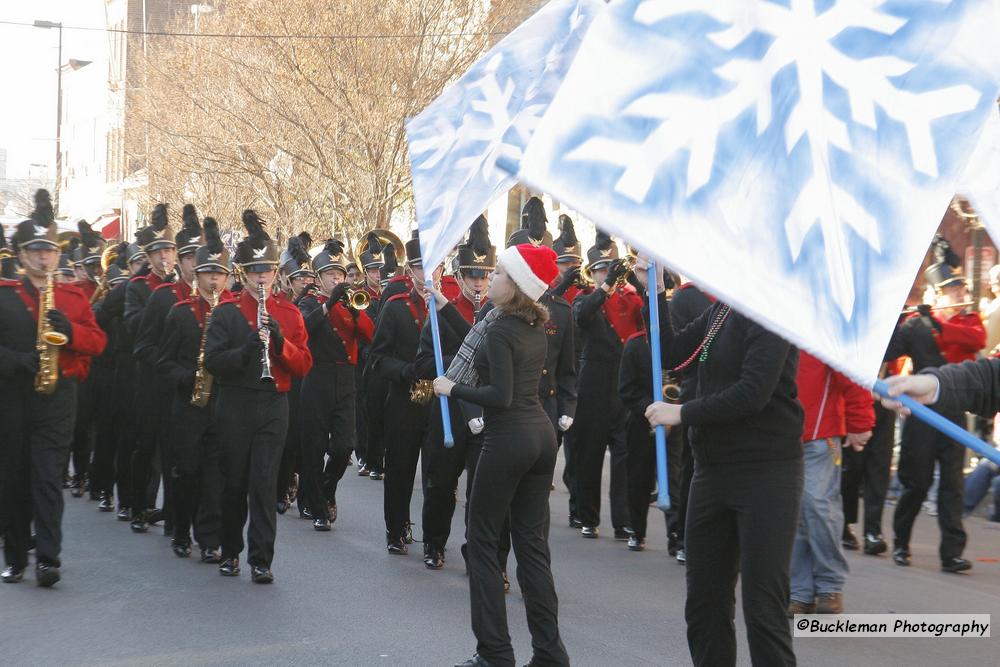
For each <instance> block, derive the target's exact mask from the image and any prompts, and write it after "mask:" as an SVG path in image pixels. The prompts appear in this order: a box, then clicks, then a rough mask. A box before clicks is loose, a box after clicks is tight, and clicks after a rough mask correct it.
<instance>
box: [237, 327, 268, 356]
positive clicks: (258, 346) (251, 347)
mask: <svg viewBox="0 0 1000 667" xmlns="http://www.w3.org/2000/svg"><path fill="white" fill-rule="evenodd" d="M263 351H264V341H262V340H261V339H260V334H259V333H258V332H257V330H256V329H253V330H252V331H250V333H249V334H248V335H247V339H246V341H245V342H244V343H243V348H242V350H241V352H242V354H243V363H244V364H246V363H249V361H250V360H251V359H255V358H256V359H260V355H261V352H263Z"/></svg>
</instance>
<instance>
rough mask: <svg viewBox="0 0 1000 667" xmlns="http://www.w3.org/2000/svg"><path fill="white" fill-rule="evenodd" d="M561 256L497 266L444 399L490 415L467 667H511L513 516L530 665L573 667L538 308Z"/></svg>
mask: <svg viewBox="0 0 1000 667" xmlns="http://www.w3.org/2000/svg"><path fill="white" fill-rule="evenodd" d="M555 260H556V255H555V253H554V252H552V250H551V249H549V248H546V247H544V246H541V247H535V246H532V245H528V244H525V245H518V246H513V247H510V248H507V249H506V250H505V251H504V252H503V253H502V254H501V255H500V256H499V257H498V258H497V267H496V271H495V272H494V273H493V275H492V278H491V281H490V288H489V299H490V301H492V302H493V304H494V306H495V307H494V309H493V310H491V311H490V312H489V313H488V314H487V315H486V317H484V318H483V320H482V321H480V322H479V323H477V324H476V325H475V326H474V327H473V328H472V330H471V331H470V332H469V334H468V336H466V338H465V341H464V342H463V343H462V348H461V349H460V350H459V353H458V355H457V356H456V358H455V361H454V362H453V363H452V364H451V366H450V367H449V368H448V372H447V373H446V374H445V375H444V376H442V377H439V378H437V379H436V380H434V390H435V392H436V393H437V394H438V395H444V396H452V397H454V398H457V399H460V400H463V401H468V402H470V403H475V404H477V405H481V406H483V407H484V408H485V413H484V419H485V422H486V428H485V431H484V435H485V441H484V443H483V449H482V453H481V454H480V458H479V467H478V469H477V472H476V479H475V481H474V482H473V487H472V496H471V498H470V500H469V528H468V531H469V534H468V552H469V589H470V594H471V602H472V630H473V632H474V633H475V635H476V641H477V645H476V655H474V656H473V657H472V658H470V659H469V660H467V661H466V662H464V663H461V664H460V665H461V667H477V666H480V667H485V666H489V665H504V666H507V665H513V664H514V649H513V647H512V646H511V643H510V634H509V632H508V630H507V607H506V601H505V599H504V585H503V576H502V574H501V569H500V563H499V561H498V558H497V543H498V541H499V539H500V532H501V530H502V529H503V526H504V520H505V519H506V517H507V515H508V514H509V515H510V528H511V538H512V543H513V547H514V554H515V556H516V557H517V578H518V583H519V584H520V586H521V593H522V595H523V596H524V605H525V611H526V613H527V617H528V629H529V630H530V631H531V645H532V647H533V648H534V652H535V654H534V656H533V657H532V660H531V664H547V665H569V656H568V655H567V654H566V648H565V647H564V646H563V643H562V640H561V639H560V637H559V622H558V613H557V608H558V600H557V599H556V590H555V584H554V582H553V580H552V570H551V566H550V565H551V556H550V554H549V544H548V538H549V491H550V490H551V488H552V471H553V469H554V468H555V463H556V434H555V431H554V429H553V428H552V422H551V421H550V420H549V418H548V415H547V414H546V413H545V410H544V409H543V408H542V404H541V402H540V401H539V398H538V381H539V379H540V378H541V374H542V368H543V366H544V364H545V354H546V350H547V343H546V337H545V322H546V320H547V319H548V316H549V315H548V311H546V309H545V308H544V307H543V306H541V305H539V304H538V303H537V302H538V299H539V298H540V297H541V296H542V295H543V294H544V293H545V290H546V289H547V288H548V285H549V283H551V282H552V280H553V279H554V278H555V277H556V274H557V269H556V264H555Z"/></svg>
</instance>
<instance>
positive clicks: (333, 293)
mask: <svg viewBox="0 0 1000 667" xmlns="http://www.w3.org/2000/svg"><path fill="white" fill-rule="evenodd" d="M349 288H350V285H348V284H347V283H337V285H336V286H335V287H334V288H333V289H332V290H330V300H329V301H327V302H326V303H327V307H326V308H327V310H331V309H332V308H333V305H334V304H335V303H337V302H338V301H340V300H341V299H343V298H344V297H345V296H347V290H348V289H349Z"/></svg>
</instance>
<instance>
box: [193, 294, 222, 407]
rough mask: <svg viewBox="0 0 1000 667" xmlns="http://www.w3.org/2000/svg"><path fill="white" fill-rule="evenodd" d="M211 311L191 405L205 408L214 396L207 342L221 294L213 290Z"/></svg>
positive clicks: (203, 338) (203, 334)
mask: <svg viewBox="0 0 1000 667" xmlns="http://www.w3.org/2000/svg"><path fill="white" fill-rule="evenodd" d="M208 303H209V306H210V308H209V310H208V313H206V314H205V323H204V325H203V326H202V330H201V345H199V346H198V367H197V368H196V369H195V371H194V389H193V390H192V391H191V405H193V406H195V407H196V408H203V407H205V406H206V405H208V399H209V398H211V396H212V374H211V373H209V372H208V371H206V370H205V341H206V340H208V325H209V324H211V323H212V312H213V311H215V307H216V306H218V305H219V292H218V291H217V290H216V289H215V288H212V298H211V299H210V300H209V302H208Z"/></svg>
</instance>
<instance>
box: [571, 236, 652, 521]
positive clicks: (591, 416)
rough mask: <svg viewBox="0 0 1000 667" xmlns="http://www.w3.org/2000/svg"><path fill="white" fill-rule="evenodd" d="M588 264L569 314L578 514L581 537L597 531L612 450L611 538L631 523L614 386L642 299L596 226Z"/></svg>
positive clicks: (638, 326)
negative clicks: (590, 284)
mask: <svg viewBox="0 0 1000 667" xmlns="http://www.w3.org/2000/svg"><path fill="white" fill-rule="evenodd" d="M587 270H588V272H589V274H590V275H591V276H592V278H593V281H594V284H595V285H596V287H595V288H593V289H592V290H588V291H586V292H582V293H581V294H580V295H579V296H577V297H576V300H575V301H574V302H573V318H574V319H575V321H576V325H577V328H578V330H579V331H580V335H581V337H582V338H583V342H582V346H583V352H582V355H581V361H580V385H579V398H578V404H577V412H576V421H575V423H574V424H573V430H572V431H571V433H572V438H573V452H574V459H575V463H576V482H577V483H576V486H577V489H576V498H577V508H576V509H577V516H578V518H579V521H580V523H581V528H580V534H581V535H582V536H583V537H587V538H595V537H597V536H598V525H599V524H600V521H601V471H602V469H603V468H604V452H605V451H606V450H610V451H611V488H610V496H611V523H612V525H613V526H614V529H615V539H619V540H626V539H628V538H629V536H630V534H631V530H630V528H629V521H630V518H629V511H628V485H627V478H628V476H627V470H626V466H627V462H626V460H627V449H626V445H625V414H626V413H625V407H624V406H623V405H622V402H621V399H620V398H619V396H618V392H617V391H615V390H616V389H617V387H618V368H619V363H620V361H621V357H622V349H623V347H624V345H625V341H627V340H628V339H629V338H630V337H631V336H632V334H634V333H636V332H638V331H641V330H642V328H643V321H642V299H641V298H639V296H638V295H637V294H636V293H635V289H634V288H633V287H632V286H631V285H623V284H622V283H623V281H624V278H625V275H626V273H628V267H627V266H626V265H625V263H624V261H623V260H619V259H618V249H617V247H616V246H615V244H614V242H613V241H612V240H611V238H610V237H609V236H607V235H606V234H604V233H602V232H601V231H600V230H598V234H597V240H596V243H595V245H594V246H593V247H592V248H590V249H589V250H588V251H587Z"/></svg>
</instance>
